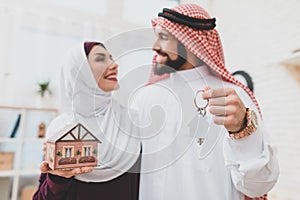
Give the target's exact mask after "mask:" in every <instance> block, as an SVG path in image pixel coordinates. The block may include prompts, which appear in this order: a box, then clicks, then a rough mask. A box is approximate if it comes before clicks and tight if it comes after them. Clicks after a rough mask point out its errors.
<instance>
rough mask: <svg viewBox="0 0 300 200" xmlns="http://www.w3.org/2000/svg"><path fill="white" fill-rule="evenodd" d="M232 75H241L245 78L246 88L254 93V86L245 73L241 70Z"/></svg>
mask: <svg viewBox="0 0 300 200" xmlns="http://www.w3.org/2000/svg"><path fill="white" fill-rule="evenodd" d="M232 75H233V76H235V75H241V76H243V77H244V78H245V80H246V82H247V87H248V88H249V89H250V90H251V91H252V92H254V84H253V81H252V78H251V76H250V75H249V74H248V73H247V72H245V71H243V70H239V71H235V72H233V73H232Z"/></svg>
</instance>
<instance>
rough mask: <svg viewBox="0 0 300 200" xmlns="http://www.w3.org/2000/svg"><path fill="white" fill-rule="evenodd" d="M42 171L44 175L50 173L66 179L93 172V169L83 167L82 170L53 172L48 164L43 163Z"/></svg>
mask: <svg viewBox="0 0 300 200" xmlns="http://www.w3.org/2000/svg"><path fill="white" fill-rule="evenodd" d="M40 170H41V172H42V173H50V174H53V175H56V176H61V177H64V178H71V177H73V176H75V175H78V174H84V173H88V172H92V171H93V167H81V168H74V169H67V170H52V169H51V168H50V167H49V165H48V162H46V161H43V162H42V163H41V165H40Z"/></svg>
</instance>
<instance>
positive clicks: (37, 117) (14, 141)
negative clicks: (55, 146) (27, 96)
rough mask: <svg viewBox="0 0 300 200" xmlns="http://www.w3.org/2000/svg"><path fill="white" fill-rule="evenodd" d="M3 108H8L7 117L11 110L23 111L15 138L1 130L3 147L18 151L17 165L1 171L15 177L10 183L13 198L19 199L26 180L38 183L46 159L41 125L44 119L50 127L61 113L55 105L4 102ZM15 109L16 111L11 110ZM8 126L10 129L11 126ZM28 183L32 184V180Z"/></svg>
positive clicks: (6, 176)
mask: <svg viewBox="0 0 300 200" xmlns="http://www.w3.org/2000/svg"><path fill="white" fill-rule="evenodd" d="M0 109H1V110H5V111H4V112H3V113H4V116H5V117H6V116H9V113H20V114H21V118H20V124H19V128H18V132H17V134H16V137H15V138H10V137H7V134H6V135H1V133H0V147H1V150H2V151H10V152H14V163H13V167H14V169H12V170H5V171H0V178H11V180H12V184H10V186H9V187H11V198H10V200H18V196H19V194H20V193H21V188H20V187H21V186H22V185H23V184H24V181H25V182H26V181H28V180H35V179H36V181H35V184H37V183H38V177H39V174H40V170H39V166H38V165H39V162H42V154H43V153H42V146H43V142H44V140H45V138H38V133H37V128H38V126H39V124H40V123H41V122H43V123H45V124H46V127H47V125H48V124H49V123H50V121H51V120H52V119H53V118H54V117H55V116H57V114H58V110H57V109H55V108H36V107H15V106H3V105H2V106H0ZM11 110H12V111H14V112H11ZM15 111H16V112H15ZM14 120H15V119H14ZM1 126H3V124H2V123H0V127H1ZM6 129H7V130H10V129H11V128H6ZM3 134H5V133H3ZM1 136H2V137H1ZM5 136H6V137H5ZM28 184H32V182H31V183H28ZM0 187H2V186H0ZM0 199H1V197H0Z"/></svg>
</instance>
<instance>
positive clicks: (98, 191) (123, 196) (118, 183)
mask: <svg viewBox="0 0 300 200" xmlns="http://www.w3.org/2000/svg"><path fill="white" fill-rule="evenodd" d="M137 165H138V166H137ZM133 167H139V162H137V163H136V164H135V166H133ZM139 176H140V175H139V174H138V173H129V172H127V173H124V174H122V175H121V176H119V177H117V178H115V179H113V180H110V181H107V182H99V183H86V182H82V181H78V180H76V179H75V178H63V177H60V176H55V175H52V174H48V173H47V174H41V175H40V178H39V189H38V191H37V192H36V193H35V194H34V196H33V200H93V199H97V200H98V199H103V200H137V199H138V194H139Z"/></svg>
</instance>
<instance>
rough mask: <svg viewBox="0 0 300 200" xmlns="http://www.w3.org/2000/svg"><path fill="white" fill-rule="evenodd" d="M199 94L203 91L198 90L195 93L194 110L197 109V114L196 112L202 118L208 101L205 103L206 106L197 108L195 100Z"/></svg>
mask: <svg viewBox="0 0 300 200" xmlns="http://www.w3.org/2000/svg"><path fill="white" fill-rule="evenodd" d="M200 92H204V90H198V91H197V92H196V94H195V98H194V104H195V106H196V108H197V112H198V113H199V114H200V115H202V116H203V117H204V116H205V114H206V108H207V106H208V103H209V100H208V99H207V100H206V101H207V103H206V105H205V106H204V107H199V106H198V104H197V101H196V98H197V95H198V94H199V93H200Z"/></svg>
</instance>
